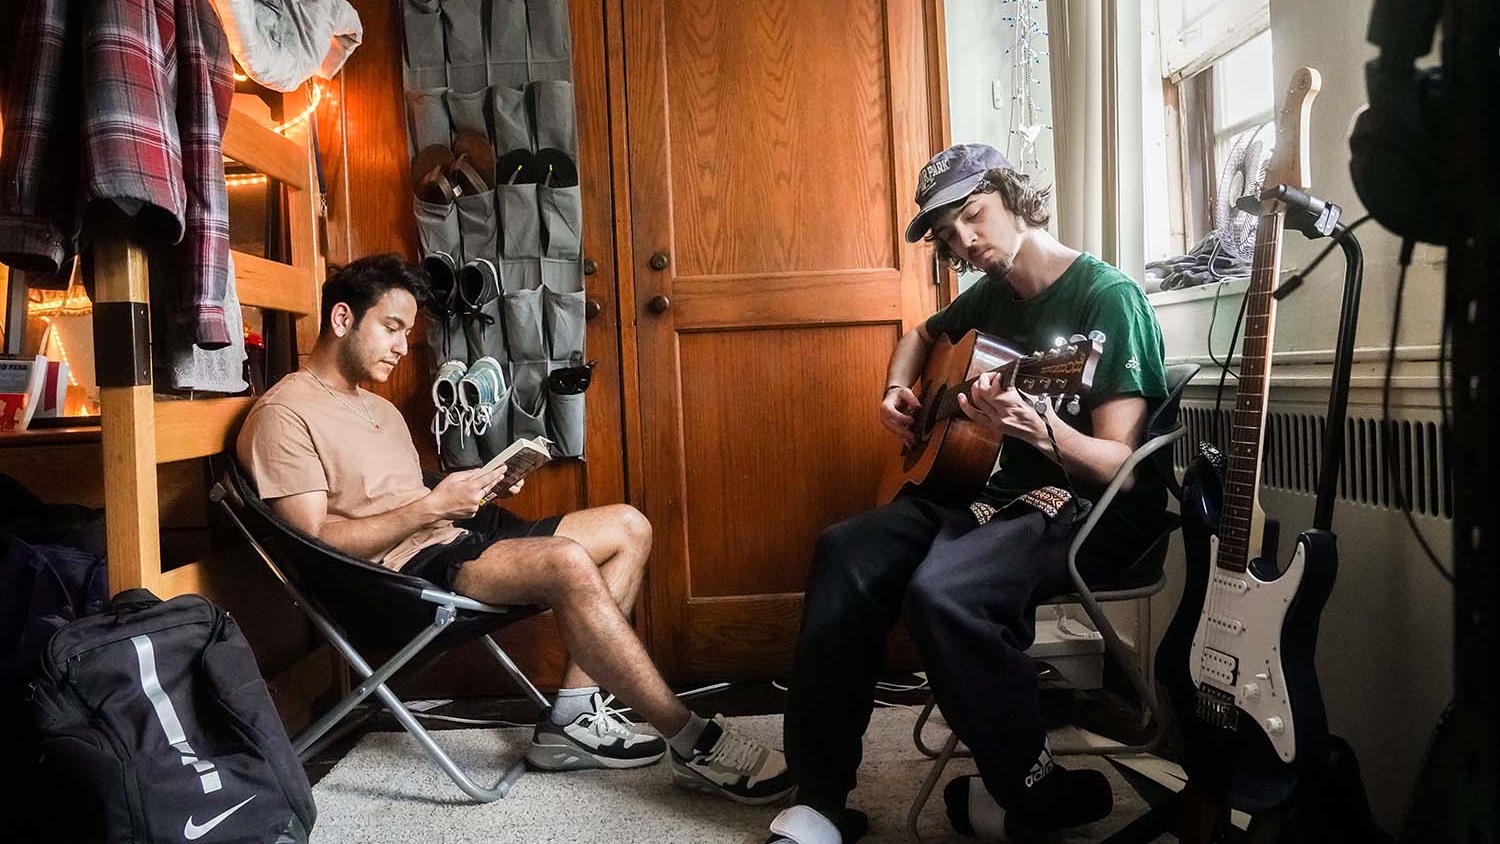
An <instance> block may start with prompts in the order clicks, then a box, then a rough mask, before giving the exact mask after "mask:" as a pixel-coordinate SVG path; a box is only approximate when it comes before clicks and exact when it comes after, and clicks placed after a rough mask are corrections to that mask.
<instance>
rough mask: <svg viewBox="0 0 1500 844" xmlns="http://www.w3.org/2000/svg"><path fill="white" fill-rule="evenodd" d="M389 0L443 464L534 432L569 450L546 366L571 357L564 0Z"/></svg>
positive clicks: (576, 331) (572, 253)
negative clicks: (401, 34) (397, 28)
mask: <svg viewBox="0 0 1500 844" xmlns="http://www.w3.org/2000/svg"><path fill="white" fill-rule="evenodd" d="M402 14H403V18H404V20H403V23H404V29H405V42H406V43H405V48H406V49H405V84H406V106H407V118H408V122H407V131H408V139H409V141H410V145H411V156H412V174H411V177H412V189H413V210H414V213H415V215H416V218H417V230H418V234H419V236H420V239H421V247H422V258H423V266H424V267H425V268H426V269H427V272H428V275H429V277H430V278H431V279H432V282H433V293H434V297H433V302H432V303H431V304H430V305H429V306H428V308H427V309H426V313H425V314H424V318H425V320H426V323H427V326H426V327H427V337H428V343H429V345H430V346H431V348H432V351H433V367H434V371H433V372H432V373H431V382H432V385H433V390H432V393H433V401H434V406H435V413H434V417H433V429H432V430H433V433H434V435H435V436H436V437H437V441H438V446H439V454H440V457H441V460H442V462H443V465H444V467H445V468H448V469H456V468H462V467H468V466H478V465H481V464H482V463H484V462H485V461H487V460H488V459H489V458H490V457H492V456H494V455H495V454H497V453H499V452H500V451H502V450H503V449H504V448H505V447H506V446H507V445H509V444H510V443H511V441H512V440H515V439H516V438H518V437H530V436H537V435H544V436H546V437H548V438H549V439H551V440H552V442H553V444H554V448H555V449H556V450H557V451H558V452H560V453H561V454H562V455H563V456H568V457H580V456H582V455H583V435H584V413H583V407H584V397H583V393H582V391H581V390H578V389H576V388H568V387H558V386H557V385H558V384H575V383H576V380H575V379H571V378H567V377H556V374H558V373H562V374H564V375H567V374H569V373H576V372H578V371H579V369H580V367H582V366H583V364H584V356H583V340H584V313H583V305H584V298H583V253H582V245H583V243H582V240H583V238H582V231H583V226H582V220H583V204H582V199H581V197H580V195H579V189H578V134H577V122H576V120H575V116H574V114H575V112H574V105H573V100H574V98H573V83H572V76H573V61H572V38H571V36H570V34H569V30H568V4H567V0H404V4H403V7H402ZM481 361H482V363H481ZM454 362H457V364H461V365H462V370H460V369H459V367H458V365H457V364H455V363H454ZM492 362H493V365H492ZM497 373H498V374H499V375H500V376H503V383H501V384H499V385H498V386H496V385H495V384H494V383H493V382H494V381H496V380H502V379H497V377H496V374H497ZM549 376H551V377H549ZM585 383H586V380H585Z"/></svg>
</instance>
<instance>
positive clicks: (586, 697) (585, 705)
mask: <svg viewBox="0 0 1500 844" xmlns="http://www.w3.org/2000/svg"><path fill="white" fill-rule="evenodd" d="M598 691H599V687H598V686H585V687H584V688H581V689H558V690H557V697H556V698H555V699H553V701H552V715H551V716H550V719H551V721H552V723H554V724H556V725H557V726H559V727H562V726H565V725H567V724H571V723H573V721H574V720H576V719H577V718H578V716H580V715H582V714H583V713H585V712H593V711H594V701H593V698H594V695H595V694H597V693H598Z"/></svg>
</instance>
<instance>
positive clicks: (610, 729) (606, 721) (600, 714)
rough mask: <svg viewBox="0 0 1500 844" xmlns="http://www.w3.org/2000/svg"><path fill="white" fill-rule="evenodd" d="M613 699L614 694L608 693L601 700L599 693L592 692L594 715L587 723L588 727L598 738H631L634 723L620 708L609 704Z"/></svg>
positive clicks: (633, 731)
mask: <svg viewBox="0 0 1500 844" xmlns="http://www.w3.org/2000/svg"><path fill="white" fill-rule="evenodd" d="M614 699H615V696H614V695H610V696H609V697H607V698H604V699H602V700H601V699H600V697H599V693H598V692H594V712H593V716H594V717H593V721H592V722H591V723H590V724H589V729H591V730H593V731H594V735H596V736H598V737H600V738H604V737H605V736H619V737H620V738H623V739H629V738H633V737H634V736H635V734H636V732H635V730H634V729H632V728H633V727H634V726H635V723H634V722H633V721H631V720H630V719H629V718H626V717H625V716H624V714H622V713H621V712H620V710H618V709H614V708H612V707H611V706H610V704H611V703H613V702H614Z"/></svg>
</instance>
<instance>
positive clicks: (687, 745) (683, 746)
mask: <svg viewBox="0 0 1500 844" xmlns="http://www.w3.org/2000/svg"><path fill="white" fill-rule="evenodd" d="M706 729H708V722H707V721H705V720H703V718H702V716H700V715H698V714H697V713H694V712H689V713H688V720H687V724H685V725H684V726H683V728H682V729H680V730H678V731H677V734H676V735H674V736H672V737H671V738H669V739H667V743H668V744H670V745H672V749H673V750H675V751H677V755H678V756H692V755H693V748H695V747H697V746H698V739H700V738H702V737H703V731H704V730H706Z"/></svg>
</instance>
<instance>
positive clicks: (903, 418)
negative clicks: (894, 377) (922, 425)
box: [879, 385, 922, 446]
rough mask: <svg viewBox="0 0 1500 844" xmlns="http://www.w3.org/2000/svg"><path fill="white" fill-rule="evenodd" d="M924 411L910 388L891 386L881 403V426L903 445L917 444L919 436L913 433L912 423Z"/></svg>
mask: <svg viewBox="0 0 1500 844" xmlns="http://www.w3.org/2000/svg"><path fill="white" fill-rule="evenodd" d="M921 409H922V402H921V401H919V400H918V399H917V394H916V393H913V392H912V391H911V389H910V388H907V387H901V386H895V385H893V386H891V387H890V388H889V389H887V390H886V391H885V398H883V399H881V401H880V410H879V415H880V424H881V425H883V426H885V429H886V430H887V431H890V432H891V433H892V434H893V435H895V436H896V437H897V438H898V439H900V440H901V442H902V444H903V445H907V446H911V445H914V444H916V441H917V436H916V434H915V433H914V432H913V431H912V423H913V422H914V421H915V417H914V416H913V414H915V413H916V412H917V411H918V410H921Z"/></svg>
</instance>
